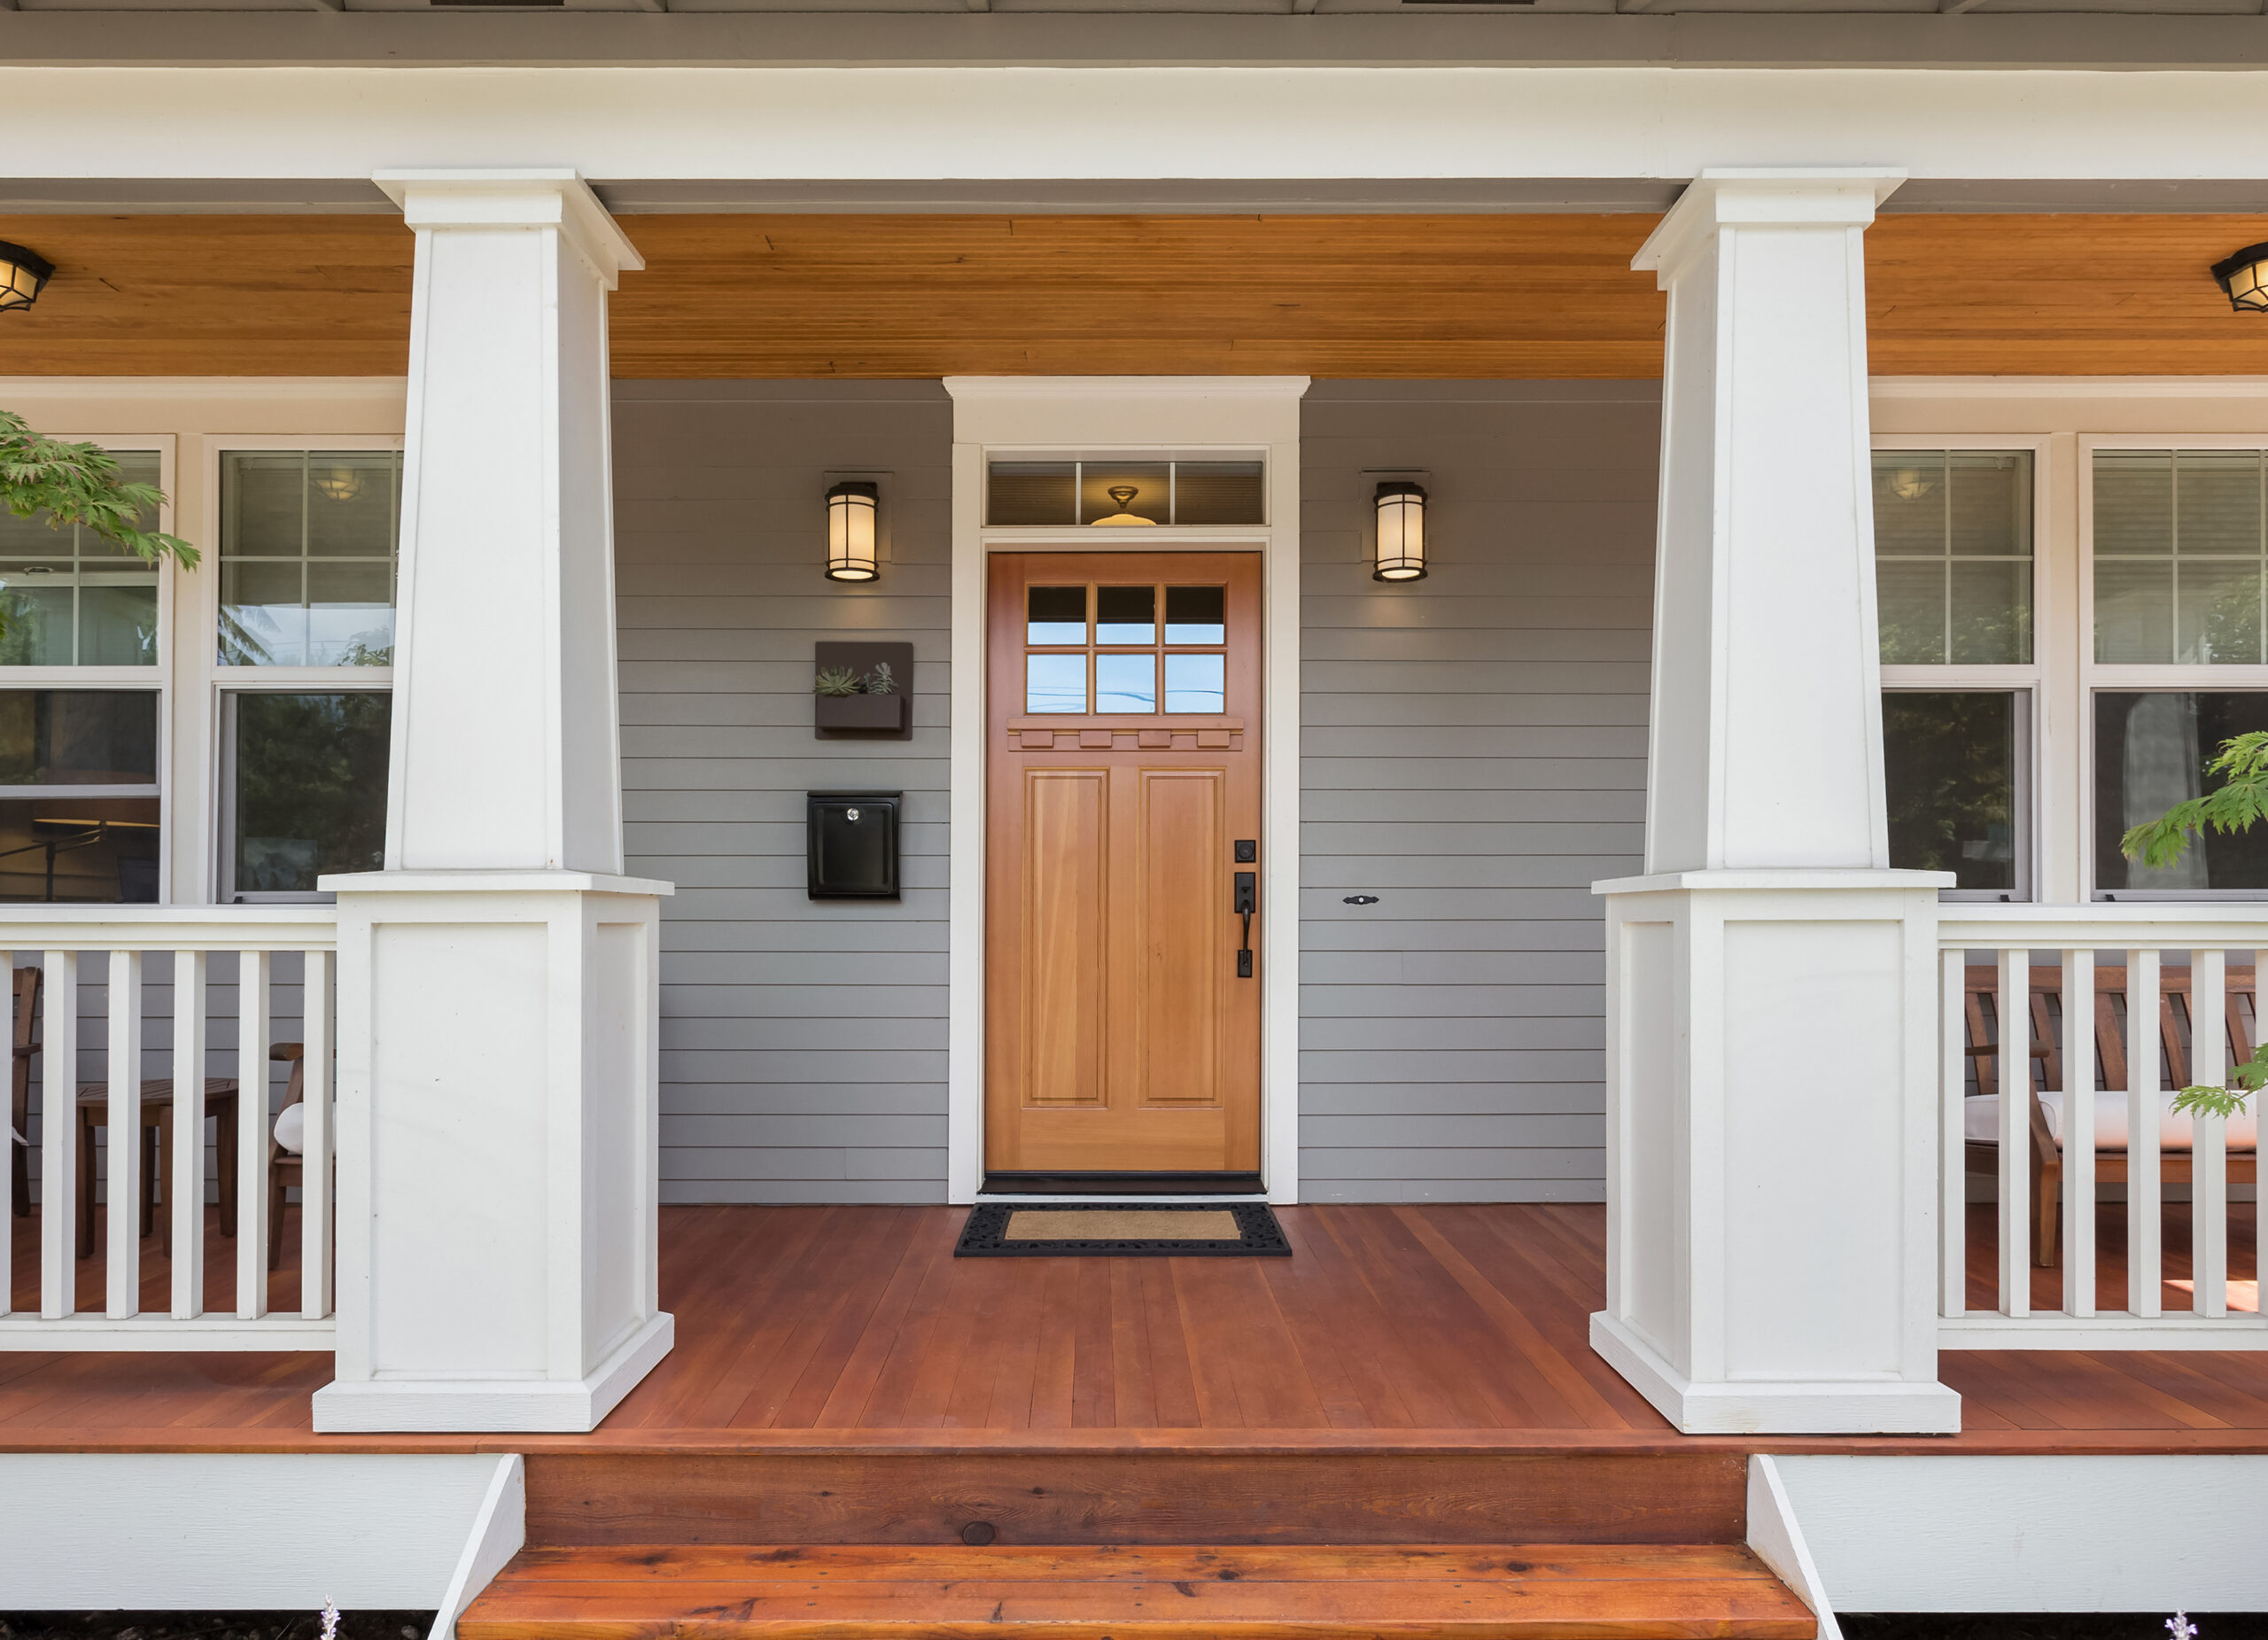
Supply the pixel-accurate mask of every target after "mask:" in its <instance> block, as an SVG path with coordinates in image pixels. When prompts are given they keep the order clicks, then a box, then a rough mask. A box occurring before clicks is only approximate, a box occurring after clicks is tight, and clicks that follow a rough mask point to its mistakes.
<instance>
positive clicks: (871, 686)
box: [866, 661, 897, 695]
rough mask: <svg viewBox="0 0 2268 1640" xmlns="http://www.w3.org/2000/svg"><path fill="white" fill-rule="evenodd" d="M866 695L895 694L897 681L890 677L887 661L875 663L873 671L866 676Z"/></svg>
mask: <svg viewBox="0 0 2268 1640" xmlns="http://www.w3.org/2000/svg"><path fill="white" fill-rule="evenodd" d="M866 693H867V694H869V695H895V694H897V679H896V678H895V677H893V676H891V674H890V670H889V662H888V661H876V662H875V663H874V671H872V672H868V673H867V674H866Z"/></svg>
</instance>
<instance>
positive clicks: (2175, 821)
mask: <svg viewBox="0 0 2268 1640" xmlns="http://www.w3.org/2000/svg"><path fill="white" fill-rule="evenodd" d="M2205 772H2206V773H2208V774H2218V775H2220V776H2222V777H2223V779H2224V781H2225V784H2223V785H2222V786H2221V787H2220V789H2218V790H2216V791H2209V792H2207V793H2206V794H2205V795H2204V796H2203V797H2192V798H2190V799H2189V800H2188V801H2187V802H2186V803H2177V804H2174V805H2173V806H2172V807H2171V808H2170V809H2168V810H2167V811H2166V812H2164V813H2163V814H2161V815H2160V816H2158V818H2157V819H2155V820H2149V821H2147V822H2145V823H2144V824H2142V825H2140V826H2137V827H2135V828H2133V829H2132V830H2131V831H2129V832H2128V833H2127V834H2126V835H2125V836H2123V837H2121V838H2120V839H2119V840H2118V851H2119V852H2120V853H2122V854H2124V856H2125V857H2126V858H2127V859H2135V860H2140V861H2141V862H2142V864H2144V865H2145V866H2154V867H2162V866H2171V865H2172V864H2173V862H2174V861H2176V860H2178V859H2180V858H2181V855H2182V851H2184V850H2185V849H2186V848H2187V847H2188V846H2189V839H2190V837H2191V836H2201V837H2202V836H2204V834H2205V833H2206V831H2207V830H2208V829H2210V830H2213V831H2218V832H2219V833H2220V834H2222V836H2229V835H2230V834H2232V833H2234V832H2240V831H2244V830H2247V829H2249V828H2250V827H2251V826H2252V825H2253V823H2254V822H2255V821H2256V820H2259V819H2260V818H2261V816H2263V815H2264V814H2268V729H2256V730H2254V731H2253V732H2252V733H2251V734H2249V735H2238V736H2236V737H2235V738H2234V739H2233V740H2228V741H2224V742H2222V743H2221V749H2220V750H2219V751H2218V753H2216V754H2215V755H2214V757H2213V758H2212V760H2211V761H2210V762H2209V763H2207V764H2206V765H2205Z"/></svg>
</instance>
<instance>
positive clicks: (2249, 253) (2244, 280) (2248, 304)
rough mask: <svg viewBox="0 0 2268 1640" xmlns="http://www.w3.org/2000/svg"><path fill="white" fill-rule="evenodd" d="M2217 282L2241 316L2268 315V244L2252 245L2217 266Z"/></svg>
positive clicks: (2215, 268) (2214, 274)
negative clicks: (2250, 314)
mask: <svg viewBox="0 0 2268 1640" xmlns="http://www.w3.org/2000/svg"><path fill="white" fill-rule="evenodd" d="M2213 280H2214V283H2215V284H2218V285H2219V286H2220V287H2221V289H2222V290H2224V291H2227V292H2228V298H2229V306H2230V307H2233V308H2235V309H2236V310H2237V311H2238V312H2239V313H2268V245H2246V246H2245V247H2244V249H2242V250H2241V251H2239V252H2238V253H2236V254H2235V255H2234V256H2232V257H2229V258H2228V259H2227V260H2225V261H2218V262H2215V263H2214V264H2213Z"/></svg>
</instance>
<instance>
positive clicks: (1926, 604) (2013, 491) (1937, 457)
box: [1874, 450, 2032, 665]
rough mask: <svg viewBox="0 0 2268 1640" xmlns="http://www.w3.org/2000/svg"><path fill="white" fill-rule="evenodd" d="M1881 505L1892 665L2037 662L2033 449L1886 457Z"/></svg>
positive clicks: (1882, 602) (1879, 478) (1881, 589)
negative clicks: (2033, 591)
mask: <svg viewBox="0 0 2268 1640" xmlns="http://www.w3.org/2000/svg"><path fill="white" fill-rule="evenodd" d="M1874 507H1875V574H1876V601H1877V603H1878V605H1879V607H1880V611H1881V618H1882V658H1883V659H1884V662H1886V663H1888V664H1891V665H1946V664H1948V663H1950V664H1953V665H2011V664H2021V663H2023V662H2026V661H2029V660H2031V553H2032V542H2031V536H2032V530H2031V452H2029V451H2026V450H1877V451H1876V452H1875V455H1874Z"/></svg>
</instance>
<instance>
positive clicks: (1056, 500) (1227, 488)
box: [984, 458, 1268, 528]
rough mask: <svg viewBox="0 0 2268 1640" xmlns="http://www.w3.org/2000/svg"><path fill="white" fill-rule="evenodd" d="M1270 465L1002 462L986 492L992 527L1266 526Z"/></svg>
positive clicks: (987, 518)
mask: <svg viewBox="0 0 2268 1640" xmlns="http://www.w3.org/2000/svg"><path fill="white" fill-rule="evenodd" d="M1266 474H1267V464H1266V463H1265V462H1258V461H1243V462H1219V461H1201V462H1184V461H1168V460H1160V459H1156V458H1150V459H1142V460H1123V461H1119V460H1084V459H1083V460H1078V461H1055V462H1034V461H996V462H992V464H991V468H990V473H989V475H988V482H987V484H986V486H985V505H984V521H985V523H986V524H987V525H1065V524H1075V525H1094V526H1098V527H1101V528H1111V527H1115V526H1124V525H1133V526H1136V527H1139V526H1142V525H1167V524H1172V525H1189V524H1199V525H1205V524H1211V525H1237V524H1244V525H1250V524H1265V523H1266V522H1267V521H1268V520H1267V505H1266V486H1265V484H1264V482H1263V480H1264V479H1265V478H1266Z"/></svg>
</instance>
